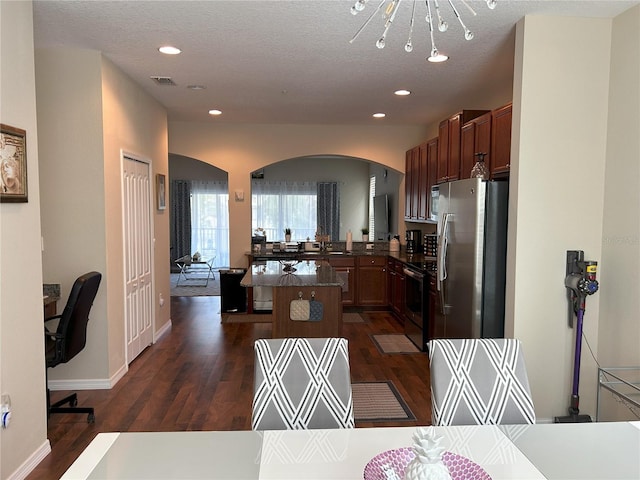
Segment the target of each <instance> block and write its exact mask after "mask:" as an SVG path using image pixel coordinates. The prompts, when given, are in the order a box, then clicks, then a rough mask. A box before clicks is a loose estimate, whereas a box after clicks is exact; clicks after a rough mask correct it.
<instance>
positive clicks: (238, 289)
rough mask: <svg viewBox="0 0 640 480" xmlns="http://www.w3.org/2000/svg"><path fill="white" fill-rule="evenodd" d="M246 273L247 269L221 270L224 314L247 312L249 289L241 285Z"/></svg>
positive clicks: (221, 294)
mask: <svg viewBox="0 0 640 480" xmlns="http://www.w3.org/2000/svg"><path fill="white" fill-rule="evenodd" d="M246 272H247V270H246V269H245V268H229V269H226V270H220V296H221V297H222V298H221V303H222V313H244V312H246V311H247V289H246V288H245V287H243V286H241V285H240V280H242V277H244V274H245V273H246Z"/></svg>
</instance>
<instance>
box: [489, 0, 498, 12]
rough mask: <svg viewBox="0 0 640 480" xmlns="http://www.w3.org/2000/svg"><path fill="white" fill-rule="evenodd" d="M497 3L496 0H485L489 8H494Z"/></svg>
mask: <svg viewBox="0 0 640 480" xmlns="http://www.w3.org/2000/svg"><path fill="white" fill-rule="evenodd" d="M497 5H498V2H497V0H487V7H489V8H490V9H491V10H493V9H494V8H496V6H497Z"/></svg>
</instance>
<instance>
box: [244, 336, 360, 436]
mask: <svg viewBox="0 0 640 480" xmlns="http://www.w3.org/2000/svg"><path fill="white" fill-rule="evenodd" d="M254 348H255V376H254V397H253V405H252V418H251V426H252V428H253V430H303V429H312V428H353V427H354V426H355V422H354V417H353V399H352V392H351V374H350V369H349V350H348V342H347V340H346V339H345V338H280V339H259V340H256V342H255V344H254Z"/></svg>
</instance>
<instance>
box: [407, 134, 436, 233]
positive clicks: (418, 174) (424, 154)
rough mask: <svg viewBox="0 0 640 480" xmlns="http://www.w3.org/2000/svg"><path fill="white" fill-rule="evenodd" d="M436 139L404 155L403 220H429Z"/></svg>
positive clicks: (434, 176) (434, 175)
mask: <svg viewBox="0 0 640 480" xmlns="http://www.w3.org/2000/svg"><path fill="white" fill-rule="evenodd" d="M437 161H438V138H437V137H436V138H434V139H431V140H429V141H428V142H425V143H422V144H420V145H418V146H416V147H413V148H412V149H411V150H407V152H406V155H405V213H404V218H405V220H409V221H412V222H424V221H426V220H428V218H429V202H430V201H431V196H430V193H431V185H434V184H435V183H436V181H435V179H436V168H437V165H436V163H437Z"/></svg>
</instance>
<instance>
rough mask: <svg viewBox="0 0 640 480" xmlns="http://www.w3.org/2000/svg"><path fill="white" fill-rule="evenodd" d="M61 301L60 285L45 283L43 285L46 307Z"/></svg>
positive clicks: (43, 297)
mask: <svg viewBox="0 0 640 480" xmlns="http://www.w3.org/2000/svg"><path fill="white" fill-rule="evenodd" d="M58 300H60V284H59V283H45V284H43V285H42V301H43V303H44V304H45V305H48V304H50V303H54V302H57V301H58Z"/></svg>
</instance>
